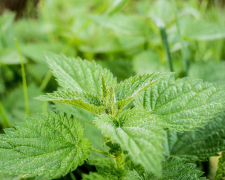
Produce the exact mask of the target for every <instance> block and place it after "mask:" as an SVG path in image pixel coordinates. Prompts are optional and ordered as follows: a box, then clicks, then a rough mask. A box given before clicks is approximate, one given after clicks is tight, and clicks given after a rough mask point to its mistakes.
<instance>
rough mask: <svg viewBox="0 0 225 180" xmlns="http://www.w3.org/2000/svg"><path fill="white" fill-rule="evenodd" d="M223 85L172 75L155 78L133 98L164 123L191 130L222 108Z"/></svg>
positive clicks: (204, 122) (139, 105)
mask: <svg viewBox="0 0 225 180" xmlns="http://www.w3.org/2000/svg"><path fill="white" fill-rule="evenodd" d="M224 103H225V86H218V87H217V86H215V85H213V84H210V83H204V84H203V83H202V81H201V80H194V81H190V80H189V79H188V78H183V79H178V80H176V81H175V78H174V76H170V77H167V78H165V79H162V80H160V81H158V82H157V83H156V84H154V85H153V86H151V87H150V88H149V89H147V90H146V91H145V92H144V93H142V94H141V95H140V96H139V97H138V98H137V99H136V101H135V105H136V106H137V107H141V108H145V109H148V110H149V111H151V112H152V113H153V114H155V115H158V116H159V117H160V119H163V120H164V123H165V127H166V128H170V129H171V130H175V131H184V130H194V129H195V128H196V127H200V126H203V125H205V124H206V123H207V122H209V121H210V120H211V119H212V118H213V117H215V116H216V113H218V112H220V111H222V110H224V107H225V105H224Z"/></svg>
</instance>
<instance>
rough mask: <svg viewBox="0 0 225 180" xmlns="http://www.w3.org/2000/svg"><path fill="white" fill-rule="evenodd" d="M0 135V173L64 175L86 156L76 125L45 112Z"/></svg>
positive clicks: (84, 142) (70, 119)
mask: <svg viewBox="0 0 225 180" xmlns="http://www.w3.org/2000/svg"><path fill="white" fill-rule="evenodd" d="M5 132H6V134H5V135H3V134H2V135H0V172H4V173H10V174H14V175H19V174H21V175H23V177H32V176H36V175H38V176H42V175H45V174H48V175H49V176H53V175H56V174H62V175H66V174H67V173H68V172H69V171H70V170H72V171H73V170H75V169H76V168H77V166H78V165H82V164H83V161H84V160H85V159H86V158H87V155H88V154H89V149H90V148H89V146H90V143H89V141H87V139H83V138H82V136H83V129H82V127H81V125H80V123H79V122H78V121H77V120H76V119H74V118H73V117H71V116H69V115H65V114H63V113H57V114H55V113H53V112H49V113H48V114H47V115H45V114H40V115H39V116H38V117H37V118H27V121H26V123H21V124H18V125H17V126H16V129H13V128H10V129H5Z"/></svg>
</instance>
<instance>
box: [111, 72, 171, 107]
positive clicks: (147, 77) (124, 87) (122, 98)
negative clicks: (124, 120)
mask: <svg viewBox="0 0 225 180" xmlns="http://www.w3.org/2000/svg"><path fill="white" fill-rule="evenodd" d="M170 74H171V73H152V74H143V75H138V76H134V77H131V78H129V79H126V80H125V81H123V82H121V83H119V84H117V86H116V87H115V96H116V99H117V100H118V108H119V109H123V108H124V107H125V106H126V105H127V104H128V103H130V102H131V101H132V100H133V99H134V98H135V97H136V96H137V95H138V94H140V93H141V92H142V91H144V90H146V89H147V88H149V87H150V86H152V85H153V84H154V83H156V82H157V81H159V80H160V79H161V78H164V77H166V76H168V75H170Z"/></svg>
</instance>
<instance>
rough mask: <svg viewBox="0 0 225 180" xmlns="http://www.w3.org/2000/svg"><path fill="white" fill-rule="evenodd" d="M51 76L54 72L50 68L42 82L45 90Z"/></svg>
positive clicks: (42, 88) (42, 87)
mask: <svg viewBox="0 0 225 180" xmlns="http://www.w3.org/2000/svg"><path fill="white" fill-rule="evenodd" d="M51 77H52V73H51V71H50V70H49V71H48V73H47V74H46V75H45V77H44V80H43V81H42V83H41V90H45V88H46V86H47V85H48V82H49V81H50V79H51Z"/></svg>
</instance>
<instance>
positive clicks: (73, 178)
mask: <svg viewBox="0 0 225 180" xmlns="http://www.w3.org/2000/svg"><path fill="white" fill-rule="evenodd" d="M70 177H71V179H72V180H77V179H76V177H75V176H74V174H73V172H72V171H70Z"/></svg>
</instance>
